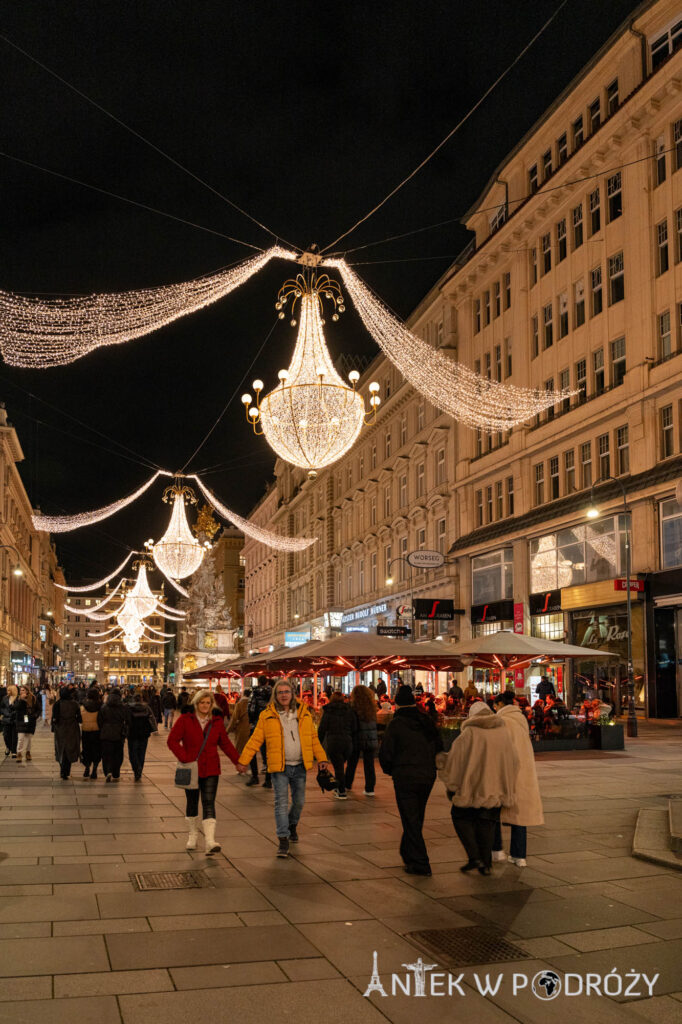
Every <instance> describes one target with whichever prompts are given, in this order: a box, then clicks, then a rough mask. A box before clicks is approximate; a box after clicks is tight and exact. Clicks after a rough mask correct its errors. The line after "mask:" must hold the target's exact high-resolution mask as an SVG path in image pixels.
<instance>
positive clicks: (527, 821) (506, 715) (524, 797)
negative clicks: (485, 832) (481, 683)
mask: <svg viewBox="0 0 682 1024" xmlns="http://www.w3.org/2000/svg"><path fill="white" fill-rule="evenodd" d="M494 704H495V711H496V712H497V715H498V716H499V718H501V720H502V722H503V723H504V725H505V726H506V727H507V730H508V732H509V735H510V736H511V741H512V745H513V747H514V753H515V754H516V759H517V768H516V776H515V779H514V793H515V798H514V804H513V805H512V806H511V807H507V808H506V809H505V810H504V811H503V812H502V815H501V820H502V822H503V824H505V825H511V842H510V845H509V861H510V862H511V863H512V864H515V865H516V866H517V867H518V868H525V866H526V843H527V829H528V827H529V826H531V827H533V826H535V825H544V823H545V818H544V814H543V813H542V798H541V796H540V786H539V784H538V775H537V771H536V768H535V754H534V752H533V744H532V743H531V740H530V731H529V728H528V721H527V719H526V716H525V715H524V713H523V711H522V710H521V708H520V707H519V706H518V705H517V704H516V703H514V695H513V694H512V693H499V694H498V695H497V697H496V698H495V701H494ZM493 860H502V861H504V860H507V855H506V854H505V853H504V850H503V848H502V829H501V827H500V823H499V822H498V823H497V825H496V826H495V838H494V841H493Z"/></svg>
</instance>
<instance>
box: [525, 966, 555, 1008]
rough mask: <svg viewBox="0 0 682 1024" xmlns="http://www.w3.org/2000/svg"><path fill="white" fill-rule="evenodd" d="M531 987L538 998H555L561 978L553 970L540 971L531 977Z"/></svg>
mask: <svg viewBox="0 0 682 1024" xmlns="http://www.w3.org/2000/svg"><path fill="white" fill-rule="evenodd" d="M531 988H532V990H533V995H534V996H536V997H537V998H538V999H544V1000H545V1001H546V1000H548V999H556V997H557V996H558V995H559V993H560V992H561V978H560V977H559V975H558V974H555V973H554V971H540V972H539V973H538V974H536V975H535V977H534V978H533V980H532V982H531Z"/></svg>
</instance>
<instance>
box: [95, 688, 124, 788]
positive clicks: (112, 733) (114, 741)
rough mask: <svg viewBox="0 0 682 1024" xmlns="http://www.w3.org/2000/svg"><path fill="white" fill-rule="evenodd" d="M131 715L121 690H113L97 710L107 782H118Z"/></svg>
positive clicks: (103, 767) (103, 768)
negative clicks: (124, 702)
mask: <svg viewBox="0 0 682 1024" xmlns="http://www.w3.org/2000/svg"><path fill="white" fill-rule="evenodd" d="M129 719H130V715H129V712H128V709H127V708H126V707H125V706H124V705H123V702H122V700H121V693H120V690H112V691H111V692H110V693H109V696H108V697H107V699H106V703H104V704H103V705H102V707H101V708H100V709H99V711H98V712H97V722H98V725H99V738H100V744H101V746H102V770H103V771H104V774H105V776H106V781H107V782H118V780H119V779H120V777H121V765H122V764H123V741H124V739H125V737H126V736H127V735H128V722H129Z"/></svg>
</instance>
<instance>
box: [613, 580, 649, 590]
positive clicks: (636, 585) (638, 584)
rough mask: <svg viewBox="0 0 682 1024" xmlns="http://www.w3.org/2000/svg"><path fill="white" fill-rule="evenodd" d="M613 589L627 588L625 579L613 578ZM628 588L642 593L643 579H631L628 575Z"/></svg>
mask: <svg viewBox="0 0 682 1024" xmlns="http://www.w3.org/2000/svg"><path fill="white" fill-rule="evenodd" d="M613 589H614V590H627V589H628V588H627V584H626V582H625V580H624V579H622V580H614V581H613ZM630 590H631V591H633V590H634V591H636V592H637V593H638V594H643V593H644V580H633V578H632V576H631V577H630Z"/></svg>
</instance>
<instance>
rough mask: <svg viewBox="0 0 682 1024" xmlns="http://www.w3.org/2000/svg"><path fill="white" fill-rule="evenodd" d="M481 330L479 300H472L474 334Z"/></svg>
mask: <svg viewBox="0 0 682 1024" xmlns="http://www.w3.org/2000/svg"><path fill="white" fill-rule="evenodd" d="M480 330H481V300H480V299H474V334H478V332H479V331H480Z"/></svg>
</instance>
